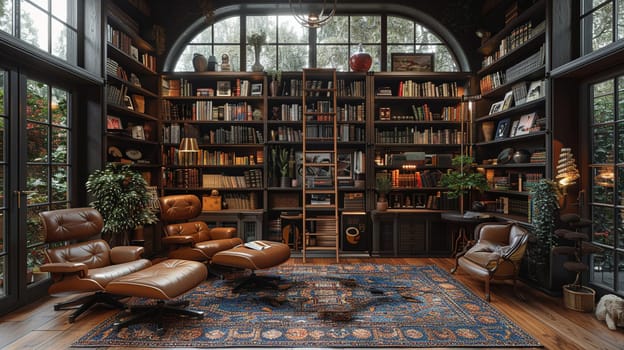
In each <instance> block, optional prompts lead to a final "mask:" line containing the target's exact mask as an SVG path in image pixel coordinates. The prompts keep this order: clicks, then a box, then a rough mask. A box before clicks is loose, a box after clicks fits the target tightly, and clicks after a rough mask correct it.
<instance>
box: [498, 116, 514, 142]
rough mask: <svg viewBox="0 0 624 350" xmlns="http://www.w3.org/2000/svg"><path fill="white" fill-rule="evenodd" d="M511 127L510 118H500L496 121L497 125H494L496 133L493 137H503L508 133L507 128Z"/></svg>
mask: <svg viewBox="0 0 624 350" xmlns="http://www.w3.org/2000/svg"><path fill="white" fill-rule="evenodd" d="M510 128H511V119H509V118H505V119H501V120H500V121H499V122H498V126H497V127H496V135H494V139H495V140H496V139H504V138H506V137H507V136H508V135H509V129H510Z"/></svg>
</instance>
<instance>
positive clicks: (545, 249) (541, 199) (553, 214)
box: [530, 179, 560, 264]
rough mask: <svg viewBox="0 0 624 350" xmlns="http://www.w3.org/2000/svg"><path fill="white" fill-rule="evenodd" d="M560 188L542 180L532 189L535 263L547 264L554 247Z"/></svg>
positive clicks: (533, 255)
mask: <svg viewBox="0 0 624 350" xmlns="http://www.w3.org/2000/svg"><path fill="white" fill-rule="evenodd" d="M559 195H560V191H559V187H558V186H557V184H556V183H555V182H554V181H552V180H549V179H541V180H540V181H538V182H537V183H536V184H535V185H534V186H533V187H532V188H531V202H532V213H531V224H532V226H533V230H532V231H533V234H534V236H535V240H536V244H534V246H533V247H532V248H531V254H530V256H531V258H532V260H533V261H534V262H535V263H543V264H545V263H547V262H548V261H549V259H550V258H549V257H550V249H551V247H552V245H553V231H554V229H555V226H556V225H557V219H558V214H559Z"/></svg>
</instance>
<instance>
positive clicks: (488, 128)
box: [481, 121, 495, 142]
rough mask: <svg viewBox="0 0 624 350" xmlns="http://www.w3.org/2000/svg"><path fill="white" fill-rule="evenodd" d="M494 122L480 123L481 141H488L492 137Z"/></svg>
mask: <svg viewBox="0 0 624 350" xmlns="http://www.w3.org/2000/svg"><path fill="white" fill-rule="evenodd" d="M494 126H495V125H494V122H493V121H487V122H483V123H481V131H482V132H483V141H485V142H488V141H492V139H494Z"/></svg>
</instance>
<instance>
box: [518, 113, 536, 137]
mask: <svg viewBox="0 0 624 350" xmlns="http://www.w3.org/2000/svg"><path fill="white" fill-rule="evenodd" d="M536 116H537V115H536V114H535V113H529V114H525V115H523V116H521V117H520V120H519V121H518V129H516V136H519V135H526V134H528V133H529V132H530V131H531V128H532V127H533V124H534V123H535V119H536Z"/></svg>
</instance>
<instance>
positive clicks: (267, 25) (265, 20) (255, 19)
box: [246, 16, 277, 43]
mask: <svg viewBox="0 0 624 350" xmlns="http://www.w3.org/2000/svg"><path fill="white" fill-rule="evenodd" d="M276 22H277V17H276V16H248V17H247V35H246V37H247V38H249V37H250V36H251V35H252V34H256V33H261V32H264V34H266V42H267V43H274V42H276V38H277V31H276V28H277V24H276Z"/></svg>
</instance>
